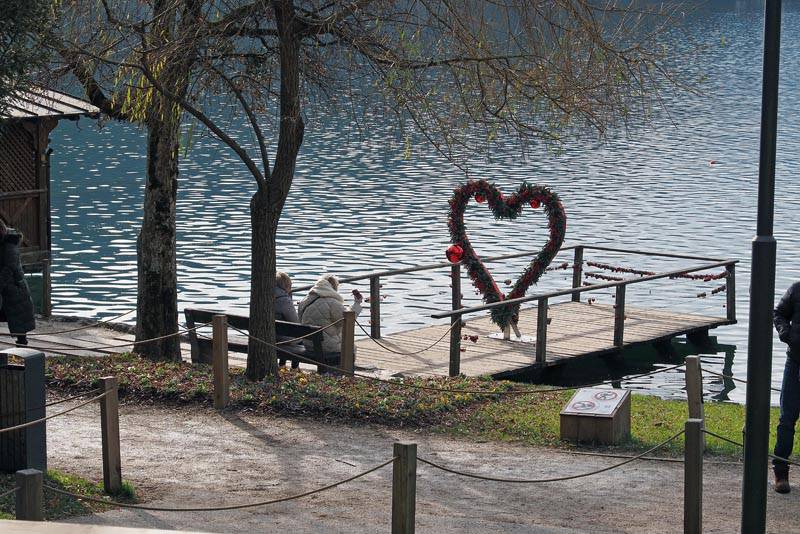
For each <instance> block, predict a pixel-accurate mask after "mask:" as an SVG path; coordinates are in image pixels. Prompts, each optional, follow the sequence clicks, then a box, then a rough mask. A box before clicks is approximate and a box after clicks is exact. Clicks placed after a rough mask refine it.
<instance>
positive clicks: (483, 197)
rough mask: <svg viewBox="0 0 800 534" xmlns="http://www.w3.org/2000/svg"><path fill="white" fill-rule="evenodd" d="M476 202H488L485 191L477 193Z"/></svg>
mask: <svg viewBox="0 0 800 534" xmlns="http://www.w3.org/2000/svg"><path fill="white" fill-rule="evenodd" d="M475 202H477V203H478V204H483V203H484V202H486V195H484V194H483V193H475Z"/></svg>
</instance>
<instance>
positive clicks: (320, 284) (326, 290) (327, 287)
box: [306, 278, 344, 302]
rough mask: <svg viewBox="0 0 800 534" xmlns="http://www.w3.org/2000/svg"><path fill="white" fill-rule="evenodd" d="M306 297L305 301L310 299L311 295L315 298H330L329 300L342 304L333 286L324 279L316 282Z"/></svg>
mask: <svg viewBox="0 0 800 534" xmlns="http://www.w3.org/2000/svg"><path fill="white" fill-rule="evenodd" d="M308 295H309V296H308V297H306V300H308V299H309V298H311V296H312V295H316V296H317V297H321V298H331V299H336V300H338V301H339V302H344V299H343V298H342V296H341V295H340V294H339V292H338V291H336V290H335V289H333V286H332V285H331V283H330V282H329V281H328V280H327V279H326V278H322V279H320V280H317V283H316V284H314V287H312V288H311V290H310V291H309V292H308Z"/></svg>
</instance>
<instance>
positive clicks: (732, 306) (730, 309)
mask: <svg viewBox="0 0 800 534" xmlns="http://www.w3.org/2000/svg"><path fill="white" fill-rule="evenodd" d="M725 271H726V277H725V296H726V298H727V302H726V303H725V309H726V311H727V313H728V320H729V321H732V322H735V321H736V264H735V263H731V264H730V265H728V266H726V267H725Z"/></svg>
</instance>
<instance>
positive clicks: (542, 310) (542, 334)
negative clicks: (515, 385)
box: [536, 299, 548, 364]
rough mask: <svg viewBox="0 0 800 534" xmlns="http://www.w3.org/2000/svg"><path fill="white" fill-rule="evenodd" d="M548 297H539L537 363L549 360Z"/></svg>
mask: <svg viewBox="0 0 800 534" xmlns="http://www.w3.org/2000/svg"><path fill="white" fill-rule="evenodd" d="M547 302H548V300H547V299H539V306H538V312H537V315H536V363H541V364H544V362H545V361H547V323H548V319H547Z"/></svg>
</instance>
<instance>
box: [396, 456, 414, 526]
mask: <svg viewBox="0 0 800 534" xmlns="http://www.w3.org/2000/svg"><path fill="white" fill-rule="evenodd" d="M394 456H395V458H394V464H393V469H392V534H414V523H415V521H416V502H417V444H416V443H395V444H394Z"/></svg>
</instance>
